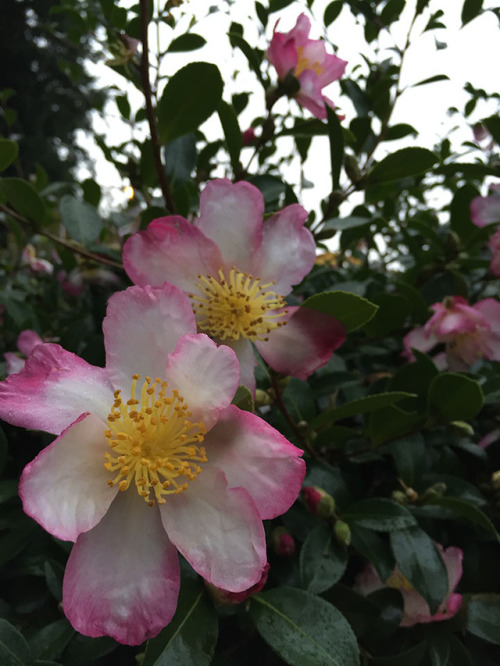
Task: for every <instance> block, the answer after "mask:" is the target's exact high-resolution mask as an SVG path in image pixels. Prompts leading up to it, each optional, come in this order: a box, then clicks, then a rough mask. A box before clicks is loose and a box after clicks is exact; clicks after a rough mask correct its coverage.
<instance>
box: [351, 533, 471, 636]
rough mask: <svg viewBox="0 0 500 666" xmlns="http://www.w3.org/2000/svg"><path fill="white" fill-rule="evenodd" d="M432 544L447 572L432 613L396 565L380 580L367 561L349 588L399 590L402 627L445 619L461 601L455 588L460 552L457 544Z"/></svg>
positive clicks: (461, 554) (369, 592) (454, 612)
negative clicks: (440, 598)
mask: <svg viewBox="0 0 500 666" xmlns="http://www.w3.org/2000/svg"><path fill="white" fill-rule="evenodd" d="M436 546H437V548H438V550H439V552H440V553H441V557H442V558H443V562H444V565H445V567H446V571H447V572H448V594H447V595H446V598H445V600H444V601H443V603H442V604H441V605H440V606H439V608H438V610H437V612H436V613H435V614H434V615H432V614H431V611H430V609H429V604H428V603H427V601H426V600H425V599H424V598H423V597H422V595H421V594H420V593H419V592H417V590H416V589H415V588H414V587H413V586H412V584H411V583H410V582H409V581H408V580H407V579H406V578H405V577H404V576H403V574H402V573H401V572H400V571H399V569H397V568H396V569H395V570H394V572H393V573H392V574H391V575H390V576H389V578H388V579H387V580H386V581H385V583H383V582H382V581H381V579H380V576H379V575H378V573H377V572H376V571H375V567H374V566H373V564H371V563H369V564H368V565H367V566H366V567H365V569H364V570H363V571H362V572H361V573H360V574H358V576H357V577H356V580H355V584H354V588H353V589H354V590H356V591H357V592H360V593H361V594H363V595H365V596H366V595H367V594H371V592H375V591H376V590H380V589H382V588H384V587H392V588H395V589H396V590H399V591H400V592H401V594H402V596H403V603H404V606H403V619H402V620H401V626H402V627H413V625H415V624H421V623H429V622H440V621H441V620H448V619H449V618H450V617H453V615H455V614H456V613H457V612H458V611H459V610H460V607H461V605H462V595H461V594H457V593H456V592H455V590H456V588H457V585H458V583H459V582H460V579H461V577H462V559H463V552H462V550H461V549H460V548H455V547H454V546H450V547H449V548H443V547H442V546H441V545H440V544H436Z"/></svg>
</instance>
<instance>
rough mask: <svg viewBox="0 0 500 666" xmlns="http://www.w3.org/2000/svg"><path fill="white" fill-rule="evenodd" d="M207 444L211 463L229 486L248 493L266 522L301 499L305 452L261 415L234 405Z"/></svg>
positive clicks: (209, 436)
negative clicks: (221, 473)
mask: <svg viewBox="0 0 500 666" xmlns="http://www.w3.org/2000/svg"><path fill="white" fill-rule="evenodd" d="M203 444H204V446H205V448H206V451H207V457H208V464H209V465H215V466H216V467H218V468H220V469H221V470H222V471H223V472H224V474H225V475H226V478H227V482H228V484H229V486H231V487H238V486H241V487H243V488H246V489H247V490H248V492H249V493H250V495H251V497H252V499H253V501H254V502H255V504H256V506H257V509H258V510H259V513H260V517H261V518H262V519H263V520H265V519H270V518H275V517H276V516H280V515H281V514H282V513H285V511H287V510H288V509H289V508H290V507H291V506H292V504H293V503H294V502H295V500H296V499H297V496H298V494H299V492H300V488H301V485H302V481H303V480H304V475H305V471H306V469H305V463H304V461H303V460H302V459H301V457H300V456H302V453H303V452H302V451H301V450H300V449H298V448H296V447H295V446H293V444H290V442H289V441H288V440H286V439H285V438H284V437H283V435H281V434H280V433H279V432H278V431H277V430H275V429H274V428H273V427H271V426H270V425H269V424H268V423H266V422H265V421H264V420H263V419H261V418H259V417H258V416H255V415H254V414H250V413H249V412H244V411H241V410H240V409H238V408H237V407H235V406H234V405H230V406H229V407H228V408H227V409H225V410H224V412H223V413H222V414H221V415H220V418H219V420H218V422H217V423H216V425H215V426H214V427H213V428H212V430H211V431H210V432H209V433H208V434H207V436H206V437H205V441H204V442H203ZM204 469H205V468H204Z"/></svg>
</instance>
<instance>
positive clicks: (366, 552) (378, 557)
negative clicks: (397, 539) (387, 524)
mask: <svg viewBox="0 0 500 666" xmlns="http://www.w3.org/2000/svg"><path fill="white" fill-rule="evenodd" d="M351 543H352V546H353V548H355V549H356V550H357V551H358V552H359V553H361V554H362V555H363V556H364V557H365V558H366V559H367V560H368V562H371V563H372V564H373V566H374V567H375V569H376V570H377V573H378V575H379V576H380V578H381V580H387V579H388V578H389V576H390V575H391V573H392V572H393V571H394V567H395V566H396V564H395V562H394V555H393V554H392V551H391V548H390V546H389V544H388V543H387V541H386V540H385V539H384V538H383V537H382V536H381V535H379V534H377V532H374V531H373V530H370V529H368V528H366V527H361V526H360V525H357V524H353V525H351Z"/></svg>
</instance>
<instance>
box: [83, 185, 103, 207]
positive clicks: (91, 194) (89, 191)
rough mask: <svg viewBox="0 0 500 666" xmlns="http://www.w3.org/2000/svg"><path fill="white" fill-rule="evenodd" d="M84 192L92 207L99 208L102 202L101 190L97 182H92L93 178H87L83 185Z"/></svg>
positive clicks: (84, 196)
mask: <svg viewBox="0 0 500 666" xmlns="http://www.w3.org/2000/svg"><path fill="white" fill-rule="evenodd" d="M82 191H83V198H84V199H85V201H87V202H88V203H89V204H90V205H91V206H95V207H96V208H97V206H98V205H99V202H100V201H101V188H100V187H99V185H98V184H97V183H96V182H95V180H92V178H87V179H86V180H84V181H83V183H82Z"/></svg>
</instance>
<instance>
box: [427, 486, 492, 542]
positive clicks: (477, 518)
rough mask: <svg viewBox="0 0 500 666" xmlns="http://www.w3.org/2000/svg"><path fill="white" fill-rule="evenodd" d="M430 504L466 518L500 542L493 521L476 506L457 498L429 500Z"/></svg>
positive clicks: (434, 498)
mask: <svg viewBox="0 0 500 666" xmlns="http://www.w3.org/2000/svg"><path fill="white" fill-rule="evenodd" d="M428 504H436V505H438V506H442V507H444V508H446V509H450V511H453V513H455V514H456V515H457V516H460V518H464V519H465V520H467V521H468V522H470V523H472V524H473V525H480V526H481V527H484V529H485V530H488V532H490V533H491V534H493V535H494V536H495V537H496V538H497V540H498V541H500V534H499V533H498V532H497V530H496V528H495V526H494V525H493V523H492V522H491V520H490V519H489V518H488V516H487V515H486V514H485V513H483V512H482V511H481V509H479V508H478V507H477V506H475V505H474V504H470V503H469V502H465V501H464V500H462V499H459V498H457V497H433V498H431V499H429V500H428Z"/></svg>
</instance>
